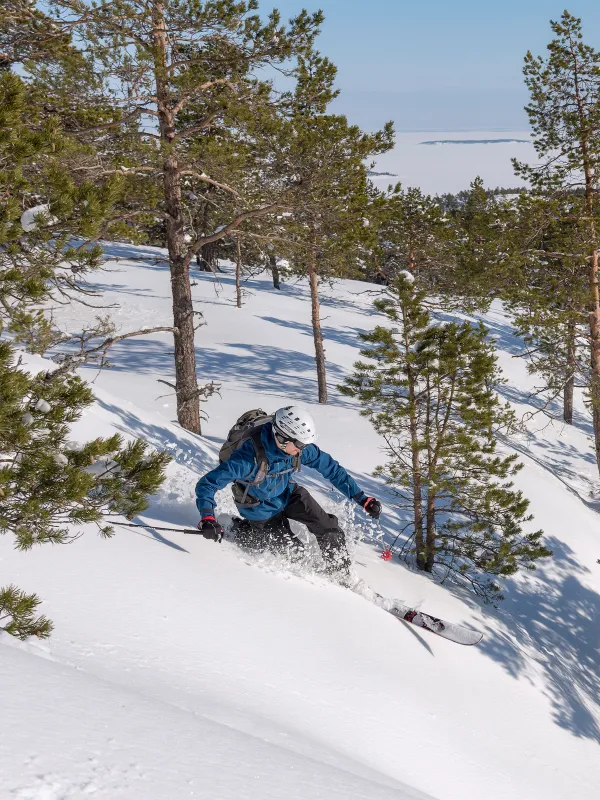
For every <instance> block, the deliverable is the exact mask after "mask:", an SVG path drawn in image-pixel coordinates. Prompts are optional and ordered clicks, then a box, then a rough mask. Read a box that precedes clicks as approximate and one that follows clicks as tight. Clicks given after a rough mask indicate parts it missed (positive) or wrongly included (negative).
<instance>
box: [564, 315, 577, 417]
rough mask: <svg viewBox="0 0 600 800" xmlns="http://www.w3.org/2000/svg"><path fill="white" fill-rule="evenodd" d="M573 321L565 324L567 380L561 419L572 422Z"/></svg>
mask: <svg viewBox="0 0 600 800" xmlns="http://www.w3.org/2000/svg"><path fill="white" fill-rule="evenodd" d="M575 356H576V353H575V323H573V322H569V324H568V326H567V380H566V382H565V387H564V389H563V419H564V421H565V422H566V423H567V425H572V424H573V395H574V392H575V366H576V364H575Z"/></svg>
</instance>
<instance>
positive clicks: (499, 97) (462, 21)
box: [260, 0, 600, 130]
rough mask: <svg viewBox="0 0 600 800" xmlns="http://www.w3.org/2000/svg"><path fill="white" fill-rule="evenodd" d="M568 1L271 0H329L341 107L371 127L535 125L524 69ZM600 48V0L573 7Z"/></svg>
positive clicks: (329, 36) (292, 6)
mask: <svg viewBox="0 0 600 800" xmlns="http://www.w3.org/2000/svg"><path fill="white" fill-rule="evenodd" d="M565 2H566V0H558V2H554V0H321V1H320V2H318V0H316V2H315V3H314V4H311V3H309V2H307V0H299V2H297V1H296V0H280V2H273V0H271V1H270V2H265V1H264V0H261V2H260V8H261V12H263V13H264V12H266V11H268V10H269V9H270V8H271V7H273V6H275V7H277V8H279V10H280V11H281V13H282V15H283V16H284V18H286V19H287V18H289V17H290V16H292V15H293V14H294V13H297V12H298V10H299V9H301V8H302V7H303V6H305V7H306V8H308V9H309V10H316V9H317V8H321V9H322V10H323V11H324V12H325V17H326V20H325V24H324V26H323V32H322V35H321V36H320V37H319V42H318V47H319V49H320V50H321V52H322V53H323V54H324V55H327V56H329V58H331V60H332V61H333V62H334V63H335V64H336V66H337V67H338V70H339V71H338V86H339V88H340V89H342V96H341V97H340V99H339V100H338V101H337V108H338V110H339V111H341V112H343V113H345V114H347V115H348V116H349V117H350V118H351V119H352V121H355V122H358V123H359V124H361V125H362V126H364V127H366V128H374V127H376V126H379V125H381V124H382V123H383V122H384V121H385V120H386V119H393V120H394V121H395V123H396V128H397V129H398V130H490V129H502V128H504V129H512V130H516V129H523V130H524V129H526V128H527V118H526V115H525V113H524V111H523V105H524V103H525V102H526V99H527V94H526V90H525V88H524V86H523V79H522V74H521V68H522V62H523V56H524V55H525V53H526V51H527V50H528V49H530V50H532V52H534V53H535V54H541V53H543V52H544V50H545V47H546V45H547V43H548V42H549V41H550V39H551V38H552V32H551V30H550V25H549V20H550V19H557V18H559V17H560V15H561V13H562V11H563V10H564V8H565ZM566 7H567V8H568V10H569V11H570V12H571V13H572V14H576V15H577V16H579V17H581V18H582V21H583V26H584V35H585V39H586V41H587V42H588V43H589V44H591V45H592V46H594V47H596V48H597V49H600V0H575V1H574V2H573V1H571V2H569V4H568V5H567V6H566Z"/></svg>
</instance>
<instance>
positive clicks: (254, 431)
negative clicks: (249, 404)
mask: <svg viewBox="0 0 600 800" xmlns="http://www.w3.org/2000/svg"><path fill="white" fill-rule="evenodd" d="M273 418H274V414H267V413H266V412H265V411H263V410H262V408H253V409H252V410H251V411H246V412H245V413H244V414H242V416H241V417H240V418H239V419H238V421H237V422H236V423H235V425H234V426H233V428H231V430H230V431H229V433H228V434H227V439H226V440H225V442H224V444H223V446H222V447H221V449H220V450H219V461H220V462H221V463H223V461H227V459H228V458H229V457H230V456H231V454H232V453H234V452H235V451H236V450H238V449H239V448H240V447H241V446H242V445H243V444H244V442H247V441H248V439H250V440H251V441H252V445H253V446H254V457H255V459H256V463H257V465H258V470H257V472H256V475H255V476H254V479H253V480H251V481H235V482H234V484H233V486H232V491H233V499H234V502H235V504H236V505H237V506H238V508H253V507H254V506H257V505H259V503H260V502H261V501H260V500H257V499H256V498H255V497H252V495H249V494H248V492H249V489H250V487H251V486H258V485H259V484H261V483H262V482H263V481H264V479H265V478H266V477H267V474H268V472H269V460H268V458H267V454H266V453H265V448H264V447H263V445H262V442H261V438H260V435H261V432H262V428H263V426H264V425H268V424H271V423H272V422H273ZM300 458H301V453H298V455H296V456H294V460H293V467H292V468H291V469H286V470H283V472H276V473H274V474H272V475H269V477H270V478H274V477H277V476H278V475H284V474H285V473H287V472H298V471H299V470H300ZM248 501H249V502H248Z"/></svg>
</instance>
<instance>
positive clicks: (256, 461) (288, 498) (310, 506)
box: [196, 406, 381, 577]
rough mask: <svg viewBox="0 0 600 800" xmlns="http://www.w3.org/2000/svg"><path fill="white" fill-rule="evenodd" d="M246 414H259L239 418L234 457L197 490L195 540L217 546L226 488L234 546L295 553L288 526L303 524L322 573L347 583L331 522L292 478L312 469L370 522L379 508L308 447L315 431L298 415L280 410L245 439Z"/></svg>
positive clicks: (342, 545) (340, 538) (341, 544)
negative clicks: (218, 502) (218, 512)
mask: <svg viewBox="0 0 600 800" xmlns="http://www.w3.org/2000/svg"><path fill="white" fill-rule="evenodd" d="M260 413H264V412H260ZM250 414H258V412H249V413H248V415H244V416H243V417H241V418H240V420H239V421H238V425H237V426H236V428H237V430H238V431H240V430H241V431H242V433H241V436H242V438H241V439H240V442H241V444H240V445H233V446H234V447H236V446H237V448H238V449H234V450H233V452H231V454H230V455H228V456H226V460H224V461H223V463H221V464H220V465H219V466H218V467H216V468H215V469H213V470H211V471H210V472H208V473H207V474H206V475H205V476H204V477H203V478H200V480H199V481H198V483H197V484H196V505H197V507H198V510H199V511H200V513H201V515H202V519H201V521H200V522H199V523H198V528H199V530H200V533H201V534H202V535H203V536H204V537H205V538H206V539H213V540H215V541H217V542H220V541H221V539H222V538H223V528H222V527H221V526H220V525H219V523H218V522H217V520H216V518H215V492H216V491H217V490H219V489H223V488H224V487H225V486H227V484H229V483H233V496H234V500H235V502H236V505H237V508H238V510H239V512H240V514H241V516H242V517H243V520H241V521H240V524H239V525H238V529H237V532H236V539H237V540H239V541H240V542H241V543H242V544H244V543H246V544H249V545H253V546H255V547H256V546H258V547H261V549H264V548H265V547H269V546H271V547H275V548H277V547H278V546H279V547H281V546H285V545H293V546H295V547H296V548H298V549H299V550H301V549H302V543H301V542H300V540H299V539H298V538H297V537H295V536H294V534H293V532H292V530H291V528H290V524H289V521H290V520H292V519H293V520H296V521H298V522H303V523H304V524H305V525H306V527H307V528H308V530H309V531H310V532H311V533H313V534H314V535H315V538H316V540H317V542H318V544H319V547H320V549H321V553H322V555H323V559H324V561H325V565H326V571H327V572H328V573H329V574H337V575H339V576H340V577H343V576H345V575H347V574H348V573H349V570H350V559H349V557H348V551H347V548H346V539H345V535H344V532H343V530H342V529H341V528H340V526H339V524H338V520H337V517H335V516H334V515H333V514H327V513H326V512H325V511H324V510H323V509H322V508H321V506H320V505H319V504H318V503H317V501H316V500H315V499H314V498H313V497H312V496H311V495H310V494H309V492H308V491H307V490H306V489H305V488H304V487H303V486H299V485H298V484H297V483H295V482H294V481H293V480H292V476H293V474H294V472H297V471H299V469H300V466H301V465H302V464H304V465H305V466H307V467H311V468H312V469H316V470H317V471H318V472H320V473H321V475H323V477H325V478H327V480H329V481H330V482H331V483H332V484H333V485H334V486H335V488H336V489H338V490H339V491H340V492H341V493H342V494H344V495H345V496H346V497H347V498H348V499H352V500H354V501H356V502H357V503H358V504H359V505H360V506H362V507H363V509H364V510H365V511H366V512H367V514H369V515H370V516H372V517H374V518H375V519H377V518H379V515H380V514H381V503H380V502H379V500H376V499H375V498H374V497H369V496H368V495H366V494H365V493H364V492H363V491H362V490H361V489H360V487H359V486H358V484H357V483H356V481H354V479H353V478H352V477H351V476H350V475H349V474H348V473H347V472H346V470H345V469H344V468H343V467H342V466H340V464H338V463H337V461H334V459H333V458H332V457H331V456H330V455H328V454H327V453H324V452H323V451H322V450H320V449H319V448H318V447H317V446H316V444H314V442H315V439H316V433H315V424H314V422H313V419H312V417H311V416H310V414H308V413H307V412H306V411H305V410H304V409H302V408H300V407H298V406H286V407H285V408H280V409H279V410H278V411H277V412H276V413H275V415H274V417H266V416H264V417H263V418H262V419H266V420H267V421H266V422H264V424H262V425H260V427H255V428H254V429H253V432H252V433H251V435H248V434H247V429H246V428H245V427H244V425H245V424H246V425H247V424H248V423H247V422H246V423H244V420H245V418H246V417H249V416H250ZM236 428H233V429H232V431H231V432H230V437H231V434H232V433H233V431H235V430H236ZM238 435H240V434H238ZM226 445H227V443H226ZM226 445H224V447H226Z"/></svg>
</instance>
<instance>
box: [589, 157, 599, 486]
mask: <svg viewBox="0 0 600 800" xmlns="http://www.w3.org/2000/svg"><path fill="white" fill-rule="evenodd" d="M592 198H593V188H592V173H591V170H590V173H589V176H588V171H587V170H586V213H587V214H588V219H590V222H589V223H588V224H589V233H590V242H591V252H590V257H589V260H590V271H589V281H590V289H591V292H592V311H591V313H590V315H589V321H590V362H591V367H592V369H591V380H590V395H591V399H592V409H593V411H592V423H593V428H594V449H595V451H596V466H597V468H598V472H599V473H600V290H599V287H598V251H597V249H596V226H595V225H594V222H593V219H592V218H591V217H592V213H593V200H592Z"/></svg>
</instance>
